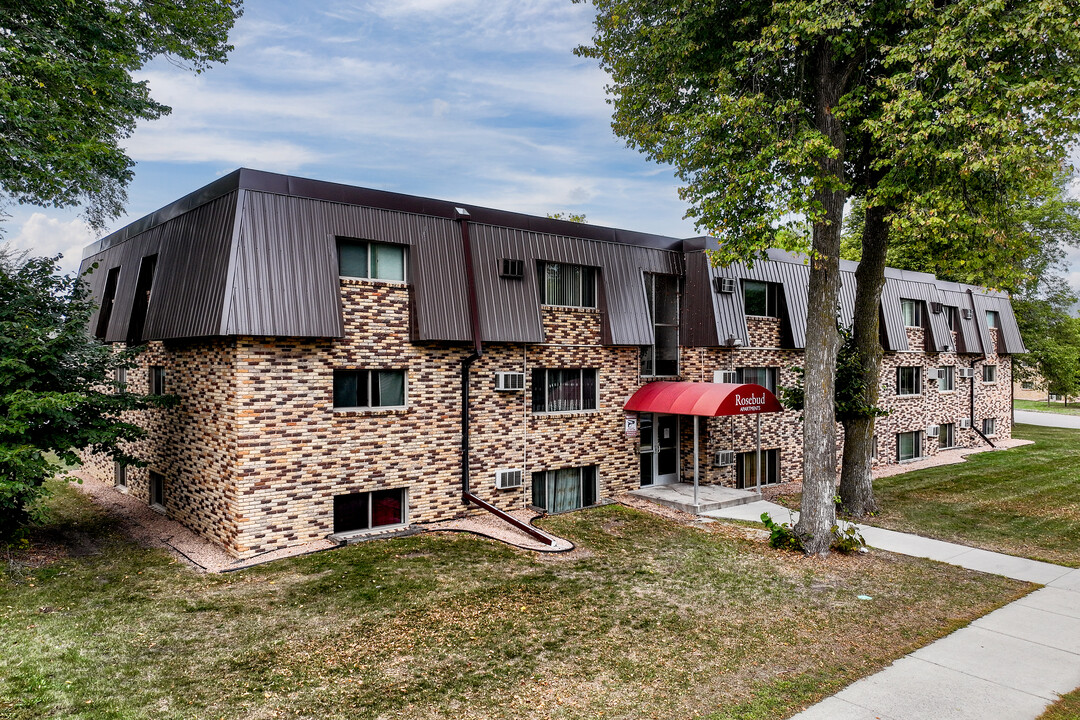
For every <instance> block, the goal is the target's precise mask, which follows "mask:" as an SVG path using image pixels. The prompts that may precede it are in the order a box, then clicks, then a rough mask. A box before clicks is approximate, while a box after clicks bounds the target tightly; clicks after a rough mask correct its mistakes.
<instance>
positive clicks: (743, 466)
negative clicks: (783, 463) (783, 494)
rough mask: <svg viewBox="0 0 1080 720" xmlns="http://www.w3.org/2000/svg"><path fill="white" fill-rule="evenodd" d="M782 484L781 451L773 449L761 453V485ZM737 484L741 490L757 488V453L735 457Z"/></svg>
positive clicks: (738, 454)
mask: <svg viewBox="0 0 1080 720" xmlns="http://www.w3.org/2000/svg"><path fill="white" fill-rule="evenodd" d="M779 482H780V451H779V450H777V449H775V448H773V449H771V450H762V451H761V484H762V485H763V486H764V485H776V484H777V483H779ZM735 484H736V487H738V488H740V489H748V488H755V487H757V451H756V450H751V451H750V452H741V453H737V454H736V455H735Z"/></svg>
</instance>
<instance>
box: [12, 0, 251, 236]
mask: <svg viewBox="0 0 1080 720" xmlns="http://www.w3.org/2000/svg"><path fill="white" fill-rule="evenodd" d="M240 13H241V0H111V1H110V2H104V1H103V0H77V1H73V0H3V2H0V192H2V193H3V195H5V196H6V197H7V199H8V200H10V201H15V202H18V203H30V204H35V205H43V206H51V207H74V206H80V205H82V206H85V207H84V213H85V216H86V218H87V220H88V221H89V223H90V224H91V225H92V226H93V227H94V228H95V229H99V230H100V229H101V228H103V227H104V224H105V222H106V221H107V220H109V219H111V218H114V217H116V216H118V215H119V214H120V212H121V211H122V210H123V204H124V202H125V201H126V199H127V195H126V191H125V188H126V186H127V184H128V182H130V180H131V178H132V170H131V168H132V165H133V164H134V163H133V162H132V161H131V159H130V158H128V157H127V155H125V154H124V151H123V150H122V149H121V148H120V141H121V140H123V139H124V138H127V137H129V136H130V135H131V133H132V132H133V131H134V129H135V124H136V123H137V122H138V121H139V120H152V119H155V118H158V117H160V116H162V115H164V114H167V113H168V112H170V108H168V107H167V106H165V105H162V104H161V103H159V102H157V101H156V100H154V99H153V98H152V97H150V88H149V87H148V86H147V83H146V82H145V81H140V82H136V81H135V80H133V79H132V77H131V75H132V73H133V72H136V71H138V70H139V69H140V68H142V67H143V66H144V65H145V64H146V63H147V62H148V61H149V60H151V59H152V58H155V57H158V56H166V57H168V58H169V59H171V60H172V61H173V62H175V63H177V64H180V65H182V66H184V67H187V68H190V69H191V70H192V71H194V72H196V73H198V72H202V71H203V70H205V69H206V68H208V67H209V66H210V65H211V64H212V63H215V62H219V63H223V62H225V59H226V54H227V53H228V52H229V51H230V50H231V49H232V46H231V45H229V44H228V43H227V41H228V33H229V31H230V30H231V28H232V26H233V23H234V22H235V21H236V19H237V18H238V17H239V16H240Z"/></svg>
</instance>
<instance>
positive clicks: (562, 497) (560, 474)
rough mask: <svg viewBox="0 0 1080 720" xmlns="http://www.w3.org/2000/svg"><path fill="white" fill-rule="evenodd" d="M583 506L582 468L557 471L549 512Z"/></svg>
mask: <svg viewBox="0 0 1080 720" xmlns="http://www.w3.org/2000/svg"><path fill="white" fill-rule="evenodd" d="M579 507H581V469H580V468H566V469H564V470H556V471H555V492H554V496H553V497H552V501H551V507H550V508H548V512H563V511H565V510H576V509H577V508H579Z"/></svg>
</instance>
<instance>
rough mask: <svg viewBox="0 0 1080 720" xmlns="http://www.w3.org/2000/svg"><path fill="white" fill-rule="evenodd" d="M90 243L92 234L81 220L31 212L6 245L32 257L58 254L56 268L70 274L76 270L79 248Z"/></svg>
mask: <svg viewBox="0 0 1080 720" xmlns="http://www.w3.org/2000/svg"><path fill="white" fill-rule="evenodd" d="M94 240H95V233H94V231H93V230H91V229H90V226H89V225H87V224H86V222H85V221H84V220H82V219H81V218H73V219H71V220H66V221H65V220H60V219H59V218H56V217H50V216H49V215H46V214H45V213H42V212H35V213H33V214H31V215H30V217H29V218H27V219H26V221H24V222H23V224H22V226H21V227H20V228H19V232H18V233H17V234H16V235H15V236H14V237H12V238H11V240H10V243H11V246H12V247H13V248H15V249H17V250H27V251H29V253H30V255H33V256H46V257H51V256H53V255H56V254H58V253H62V254H63V256H64V257H63V259H61V260H60V269H61V271H62V272H64V273H71V272H76V271H77V270H78V269H79V262H80V261H81V260H82V251H83V248H84V247H85V246H87V245H89V244H90V243H91V242H93V241H94Z"/></svg>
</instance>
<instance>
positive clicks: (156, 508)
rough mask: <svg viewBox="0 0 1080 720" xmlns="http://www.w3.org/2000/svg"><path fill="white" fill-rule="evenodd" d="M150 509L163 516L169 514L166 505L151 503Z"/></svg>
mask: <svg viewBox="0 0 1080 720" xmlns="http://www.w3.org/2000/svg"><path fill="white" fill-rule="evenodd" d="M150 509H151V510H153V511H154V512H156V513H159V514H161V515H165V514H166V513H167V512H168V511H167V510H165V506H164V505H159V504H158V503H150Z"/></svg>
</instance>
